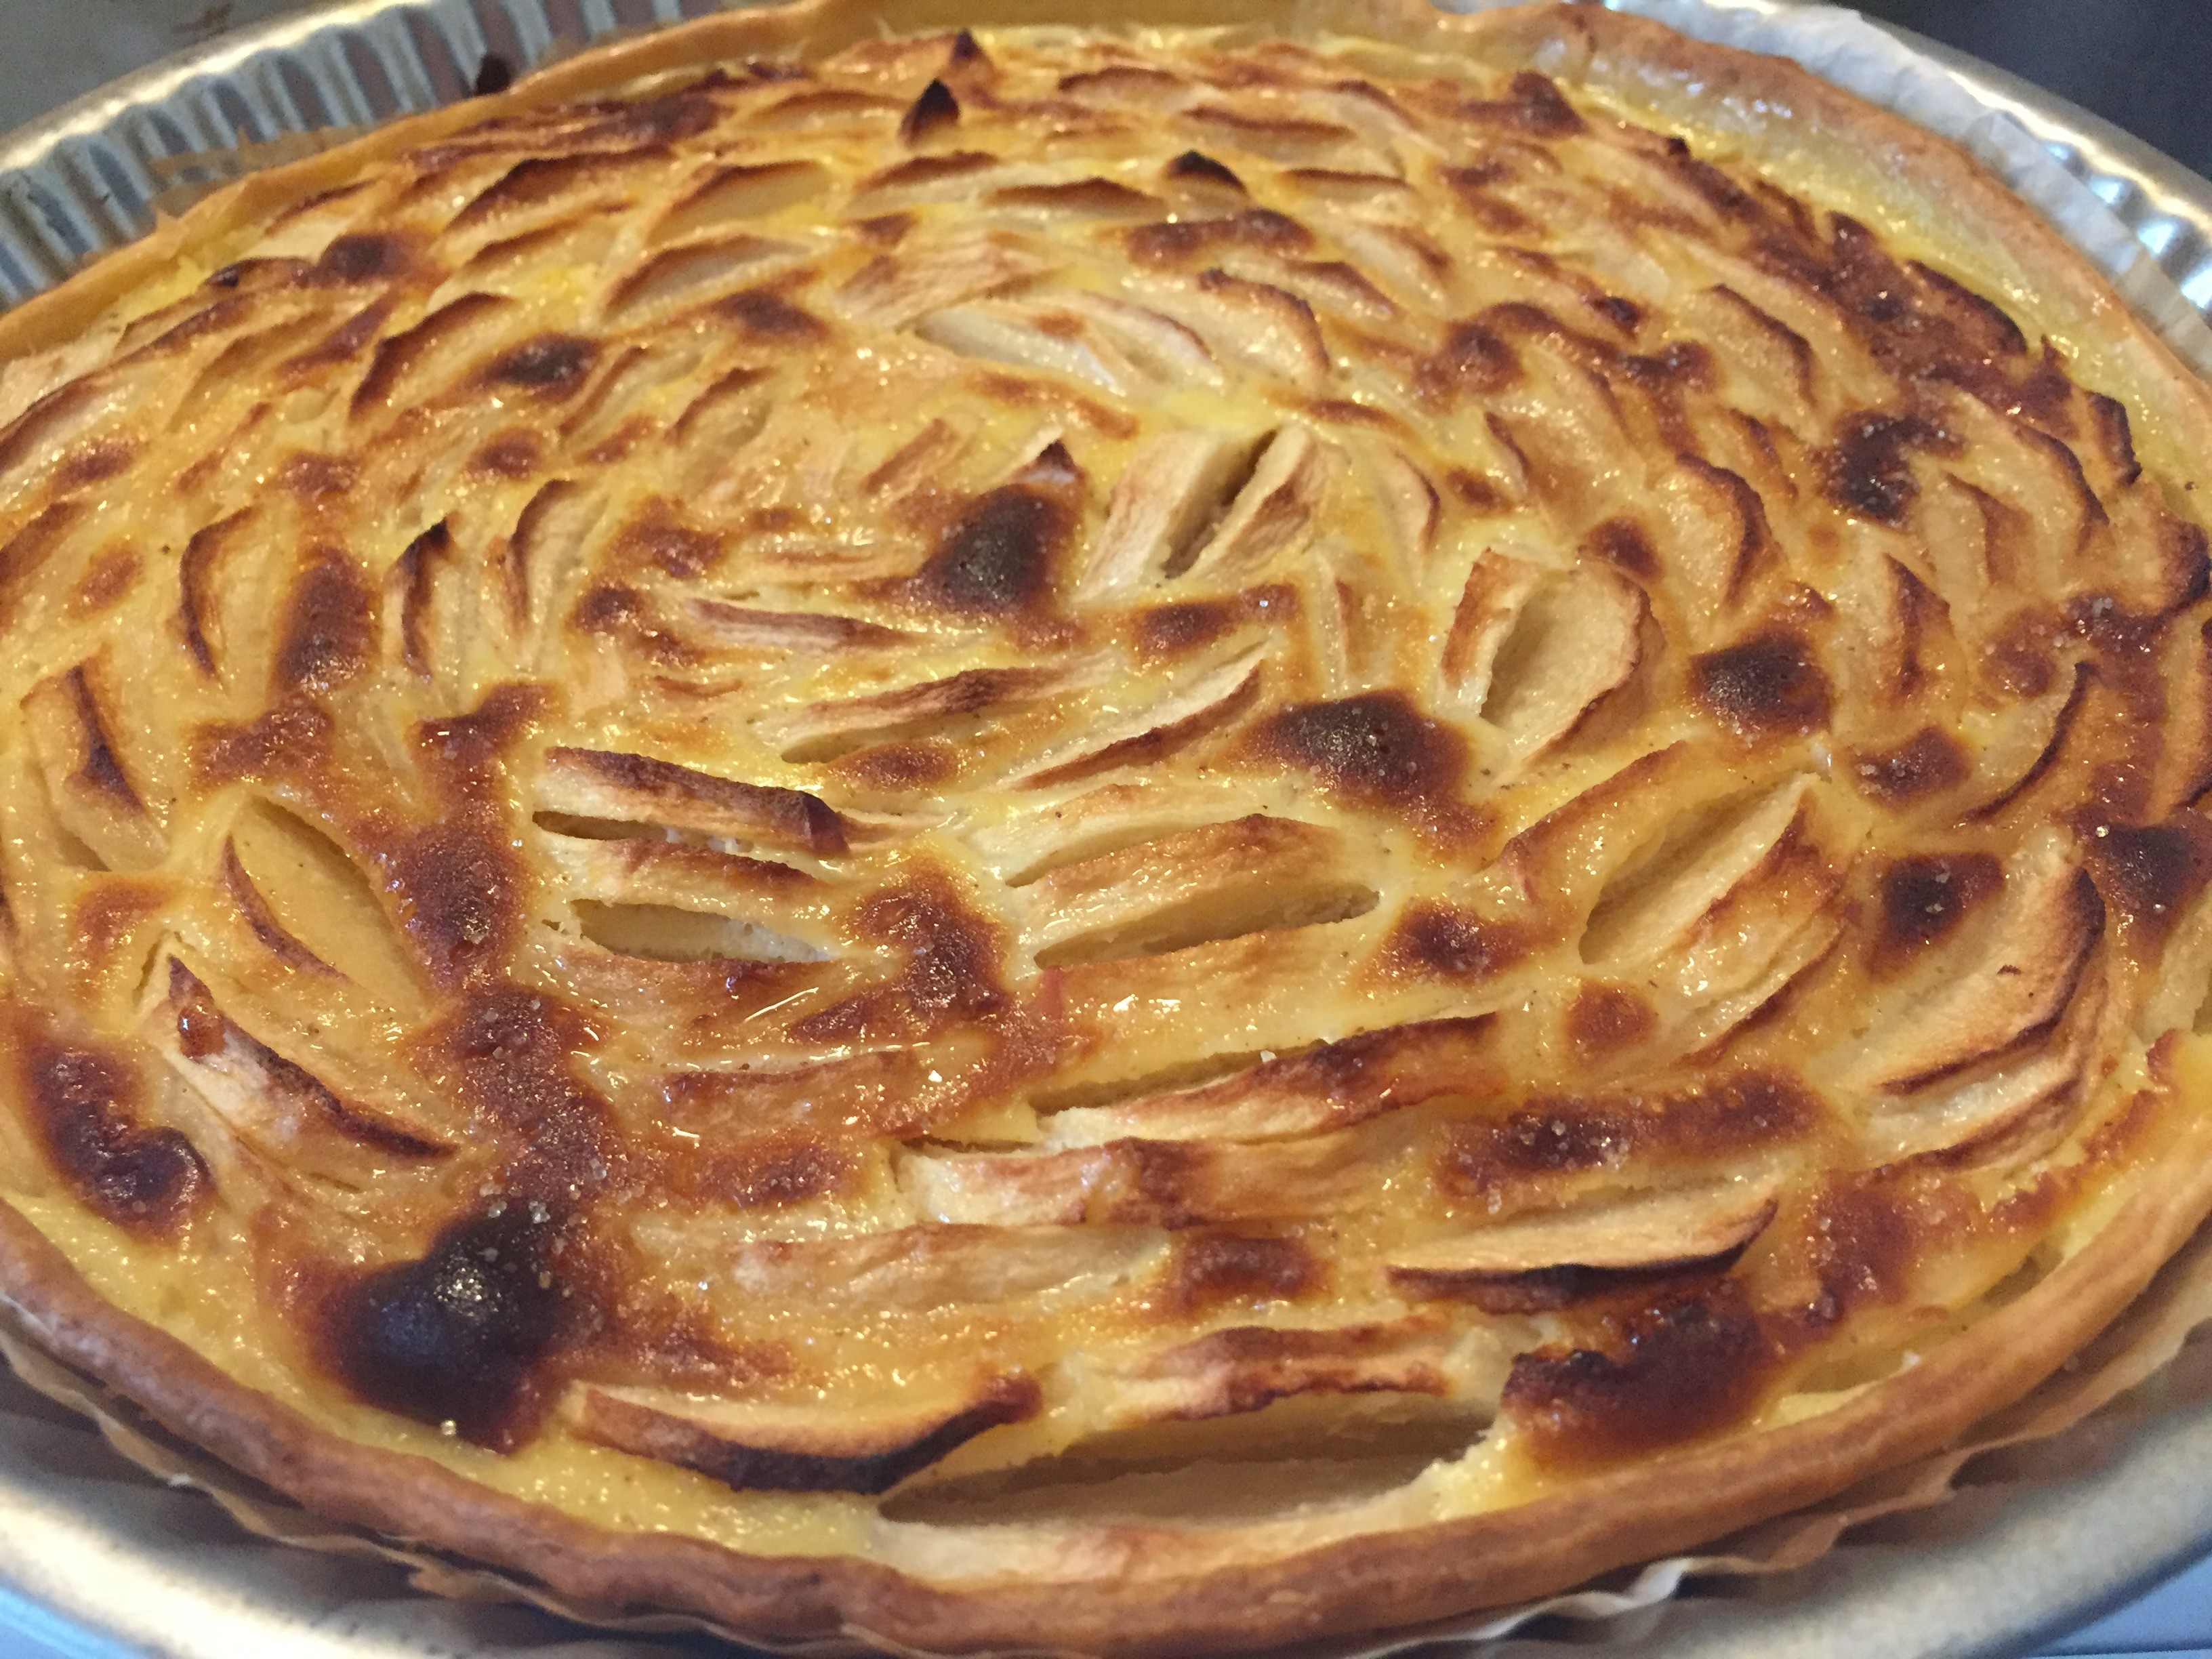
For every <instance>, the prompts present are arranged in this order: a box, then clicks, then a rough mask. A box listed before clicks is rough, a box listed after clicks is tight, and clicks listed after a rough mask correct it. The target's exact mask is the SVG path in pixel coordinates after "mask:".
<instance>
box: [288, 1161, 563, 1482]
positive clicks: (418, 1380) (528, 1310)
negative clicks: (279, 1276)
mask: <svg viewBox="0 0 2212 1659" xmlns="http://www.w3.org/2000/svg"><path fill="white" fill-rule="evenodd" d="M561 1242H562V1228H561V1227H560V1226H558V1225H556V1223H555V1222H554V1220H553V1219H552V1218H551V1217H550V1214H548V1212H546V1211H545V1210H544V1207H543V1206H537V1205H532V1204H526V1203H521V1202H513V1201H499V1200H495V1201H494V1202H493V1203H492V1204H491V1206H489V1208H488V1209H486V1210H485V1211H484V1212H482V1213H480V1214H477V1215H473V1216H467V1217H464V1218H461V1219H459V1220H458V1221H455V1222H453V1223H452V1224H451V1225H448V1226H447V1228H446V1230H445V1231H443V1232H441V1234H440V1235H439V1236H438V1238H437V1242H436V1243H434V1244H433V1245H432V1246H431V1247H430V1250H429V1252H428V1255H424V1256H423V1257H422V1259H421V1260H420V1261H409V1262H403V1263H401V1264H399V1265H398V1266H394V1267H380V1268H377V1269H375V1270H374V1271H373V1272H370V1273H365V1274H363V1275H362V1276H361V1277H359V1278H357V1279H354V1280H352V1282H350V1283H348V1284H343V1285H340V1286H339V1287H338V1288H337V1289H336V1290H335V1291H334V1292H333V1293H332V1294H331V1296H330V1297H329V1299H328V1301H327V1302H326V1303H325V1309H324V1315H323V1316H324V1319H325V1327H324V1333H325V1334H324V1338H323V1342H324V1347H325V1353H326V1355H327V1358H328V1364H329V1368H330V1370H331V1371H332V1372H333V1373H334V1374H335V1375H336V1376H337V1377H338V1378H339V1379H340V1380H341V1381H342V1382H343V1383H345V1384H346V1385H347V1387H349V1389H352V1390H353V1392H354V1393H355V1394H356V1395H359V1396H360V1397H361V1398H362V1400H364V1401H367V1402H368V1403H369V1404H370V1405H372V1406H377V1407H382V1408H383V1409H384V1410H386V1411H389V1412H397V1413H399V1414H400V1415H401V1416H403V1417H410V1418H413V1419H415V1420H416V1421H417V1422H422V1423H435V1424H444V1423H451V1424H452V1425H453V1432H454V1433H456V1434H458V1435H459V1437H461V1438H463V1439H464V1440H467V1441H470V1442H471V1443H474V1444H476V1445H479V1446H489V1447H490V1448H492V1449H494V1450H495V1451H512V1450H513V1449H515V1448H516V1447H517V1446H519V1445H520V1444H522V1443H524V1442H525V1441H526V1440H527V1439H529V1438H530V1437H531V1435H532V1432H533V1431H534V1430H535V1429H536V1426H537V1422H538V1416H539V1414H540V1413H541V1412H542V1410H543V1408H544V1403H545V1401H544V1393H545V1390H544V1383H543V1380H542V1376H541V1368H542V1365H543V1362H544V1360H545V1359H546V1358H547V1357H548V1356H549V1355H550V1354H551V1352H553V1350H554V1348H555V1347H556V1346H557V1345H558V1344H559V1342H560V1340H561V1339H562V1335H563V1334H564V1333H566V1332H567V1331H568V1330H569V1329H570V1328H573V1325H574V1321H575V1319H576V1311H575V1310H574V1307H573V1306H572V1297H571V1293H570V1287H569V1286H568V1284H566V1283H565V1282H564V1280H563V1279H562V1276H561V1274H560V1273H559V1272H558V1271H557V1270H558V1267H559V1265H560V1263H559V1256H560V1255H561V1253H562V1252H561Z"/></svg>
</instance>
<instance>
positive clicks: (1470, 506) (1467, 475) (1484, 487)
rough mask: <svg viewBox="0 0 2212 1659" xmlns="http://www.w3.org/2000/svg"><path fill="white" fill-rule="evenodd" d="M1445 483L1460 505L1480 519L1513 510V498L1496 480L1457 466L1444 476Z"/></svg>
mask: <svg viewBox="0 0 2212 1659" xmlns="http://www.w3.org/2000/svg"><path fill="white" fill-rule="evenodd" d="M1444 483H1445V484H1446V485H1447V486H1449V489H1450V490H1451V493H1452V494H1453V495H1456V496H1457V497H1459V500H1460V503H1461V505H1462V506H1463V507H1466V508H1467V510H1468V512H1470V513H1474V514H1475V515H1476V516H1477V517H1480V518H1492V517H1495V516H1496V515H1497V514H1498V513H1510V512H1511V511H1512V510H1513V497H1512V496H1511V495H1510V494H1508V493H1507V491H1506V490H1505V489H1504V486H1503V485H1502V484H1500V483H1498V481H1497V480H1496V479H1494V478H1486V477H1483V476H1482V475H1481V474H1480V473H1475V472H1470V471H1468V470H1467V469H1466V468H1465V467H1462V466H1455V467H1454V468H1452V469H1451V471H1449V472H1447V473H1445V474H1444Z"/></svg>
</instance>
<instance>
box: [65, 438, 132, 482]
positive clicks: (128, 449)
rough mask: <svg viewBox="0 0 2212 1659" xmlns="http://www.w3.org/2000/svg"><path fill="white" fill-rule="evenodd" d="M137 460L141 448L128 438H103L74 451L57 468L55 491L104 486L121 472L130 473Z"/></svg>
mask: <svg viewBox="0 0 2212 1659" xmlns="http://www.w3.org/2000/svg"><path fill="white" fill-rule="evenodd" d="M137 459H138V445H137V441H135V440H133V439H131V438H129V437H124V436H117V437H108V438H102V439H100V440H99V441H97V442H94V443H89V444H87V445H86V446H85V447H83V448H82V449H77V450H72V451H71V452H70V453H69V454H68V455H67V456H66V457H64V459H63V461H62V464H61V465H59V466H58V467H57V468H55V469H54V488H55V489H56V490H57V491H64V490H71V489H83V488H84V487H85V486H86V485H88V484H96V483H105V482H106V481H107V480H108V479H110V478H112V477H116V476H117V475H118V474H119V473H124V472H128V471H130V470H131V462H133V461H135V460H137Z"/></svg>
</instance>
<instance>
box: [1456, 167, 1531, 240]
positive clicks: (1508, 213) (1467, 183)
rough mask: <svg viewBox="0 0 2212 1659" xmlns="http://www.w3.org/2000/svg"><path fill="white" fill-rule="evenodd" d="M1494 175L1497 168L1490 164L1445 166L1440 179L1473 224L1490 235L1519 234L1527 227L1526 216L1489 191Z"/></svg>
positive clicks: (1496, 174)
mask: <svg viewBox="0 0 2212 1659" xmlns="http://www.w3.org/2000/svg"><path fill="white" fill-rule="evenodd" d="M1497 178H1498V169H1497V168H1496V167H1494V166H1490V165H1485V166H1480V167H1447V168H1445V169H1444V173H1443V180H1444V183H1445V184H1447V185H1449V186H1451V190H1452V193H1453V195H1455V197H1458V199H1459V204H1460V205H1461V206H1462V207H1463V208H1465V209H1466V210H1467V211H1468V215H1469V216H1471V217H1473V219H1474V222H1475V223H1476V224H1478V225H1480V227H1481V228H1483V229H1484V230H1486V231H1487V232H1488V233H1489V234H1491V235H1492V236H1516V235H1520V234H1522V233H1524V232H1526V231H1527V230H1528V229H1529V228H1530V225H1529V220H1528V215H1527V214H1525V213H1523V212H1522V211H1521V210H1520V209H1518V208H1516V207H1515V206H1514V205H1513V204H1511V203H1510V202H1508V201H1506V200H1505V199H1504V198H1503V197H1499V196H1498V195H1496V194H1494V193H1493V192H1492V191H1491V189H1490V185H1491V184H1492V182H1493V181H1494V180H1495V179H1497Z"/></svg>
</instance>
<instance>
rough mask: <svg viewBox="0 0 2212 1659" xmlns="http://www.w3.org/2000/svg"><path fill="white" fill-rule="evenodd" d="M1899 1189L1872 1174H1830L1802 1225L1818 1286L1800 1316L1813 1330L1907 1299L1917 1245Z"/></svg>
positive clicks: (1807, 1252)
mask: <svg viewBox="0 0 2212 1659" xmlns="http://www.w3.org/2000/svg"><path fill="white" fill-rule="evenodd" d="M1913 1234H1914V1229H1913V1225H1912V1217H1911V1212H1910V1210H1909V1209H1908V1207H1907V1206H1906V1204H1905V1202H1904V1201H1903V1200H1902V1197H1901V1195H1900V1194H1898V1193H1896V1192H1895V1191H1893V1190H1891V1189H1890V1188H1889V1187H1888V1186H1887V1183H1885V1182H1883V1181H1882V1178H1881V1174H1880V1172H1876V1173H1875V1175H1873V1176H1861V1175H1836V1176H1830V1177H1829V1180H1828V1185H1827V1188H1826V1190H1825V1191H1823V1192H1822V1193H1821V1194H1820V1196H1819V1197H1818V1198H1816V1199H1815V1200H1814V1201H1813V1204H1812V1206H1811V1211H1810V1213H1809V1214H1808V1216H1807V1217H1806V1218H1805V1221H1804V1222H1803V1224H1802V1238H1803V1240H1804V1243H1803V1247H1802V1248H1803V1249H1804V1250H1805V1253H1806V1258H1807V1260H1806V1266H1807V1267H1808V1268H1809V1269H1810V1273H1811V1277H1812V1279H1813V1282H1814V1285H1815V1286H1816V1288H1815V1290H1814V1294H1813V1297H1812V1298H1811V1300H1810V1301H1809V1302H1808V1303H1807V1304H1806V1305H1805V1306H1804V1307H1803V1308H1802V1310H1799V1312H1798V1314H1797V1317H1798V1318H1799V1319H1800V1320H1801V1321H1802V1322H1803V1323H1804V1324H1805V1325H1806V1326H1807V1327H1808V1328H1810V1330H1811V1331H1813V1332H1814V1333H1816V1334H1817V1333H1819V1332H1823V1331H1826V1330H1829V1329H1832V1328H1833V1327H1834V1326H1835V1325H1836V1324H1838V1322H1841V1321H1842V1320H1843V1319H1844V1318H1845V1317H1846V1316H1848V1315H1850V1313H1851V1312H1853V1311H1854V1310H1857V1309H1859V1308H1863V1307H1869V1306H1881V1305H1882V1304H1893V1303H1896V1302H1899V1301H1901V1300H1903V1298H1904V1297H1905V1292H1906V1290H1907V1287H1908V1285H1909V1284H1910V1281H1911V1274H1912V1266H1913V1261H1914V1260H1915V1258H1916V1256H1917V1255H1918V1250H1917V1248H1916V1241H1915V1239H1914V1237H1913Z"/></svg>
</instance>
